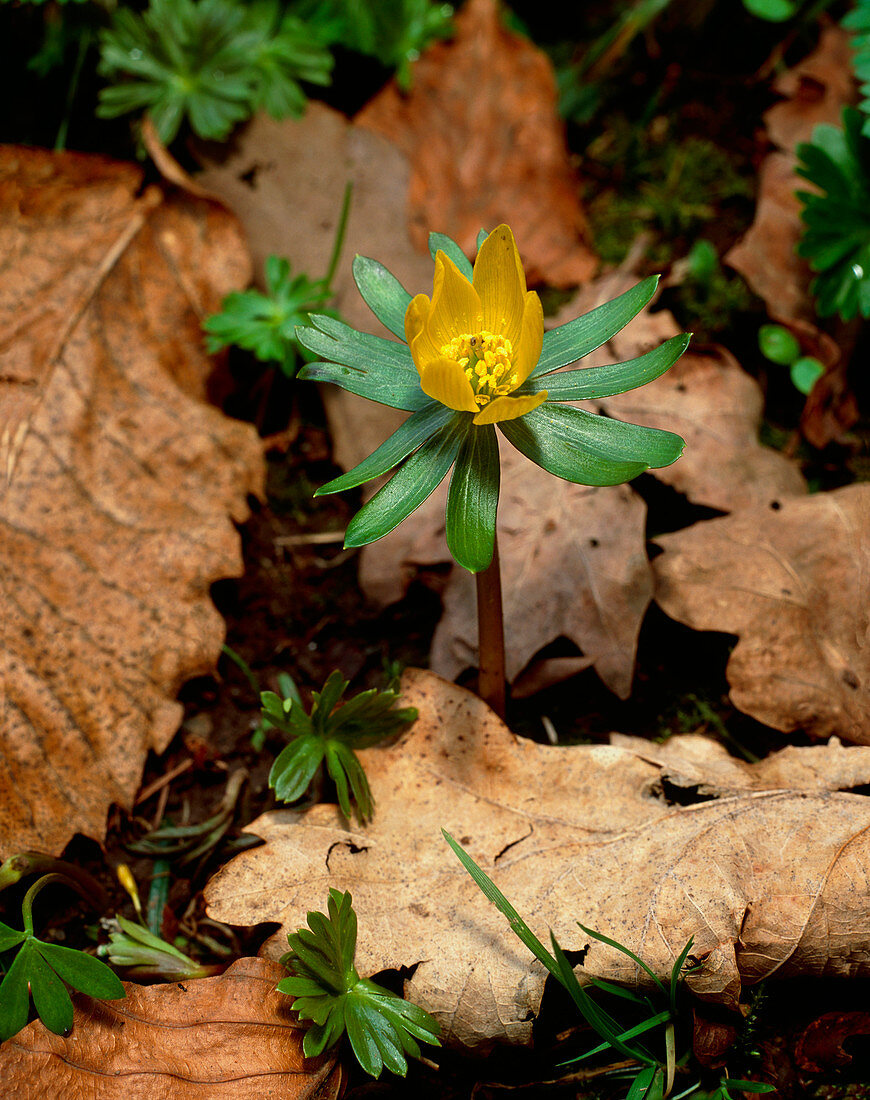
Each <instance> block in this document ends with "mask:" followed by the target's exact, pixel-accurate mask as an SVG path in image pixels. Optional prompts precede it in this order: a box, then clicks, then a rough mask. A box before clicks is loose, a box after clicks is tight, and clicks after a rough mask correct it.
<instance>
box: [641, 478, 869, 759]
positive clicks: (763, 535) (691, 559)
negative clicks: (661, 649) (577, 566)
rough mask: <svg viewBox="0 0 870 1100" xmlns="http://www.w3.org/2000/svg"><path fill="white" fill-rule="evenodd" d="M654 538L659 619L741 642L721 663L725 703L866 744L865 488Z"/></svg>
mask: <svg viewBox="0 0 870 1100" xmlns="http://www.w3.org/2000/svg"><path fill="white" fill-rule="evenodd" d="M656 541H657V542H658V543H659V544H660V545H661V546H662V547H663V548H664V551H665V552H664V553H663V554H661V555H660V556H659V557H658V558H656V559H655V561H654V562H653V570H654V572H655V576H656V600H657V601H658V603H659V604H660V605H661V606H662V608H664V610H665V611H666V612H667V614H668V615H670V616H671V617H672V618H674V619H678V620H679V621H680V622H683V623H686V624H687V625H688V626H691V627H693V628H694V629H695V630H718V631H722V632H724V633H728V634H736V635H737V636H738V638H739V640H738V642H737V645H736V646H735V648H734V650H733V652H732V654H731V657H730V659H729V661H728V667H727V675H728V682H729V684H730V687H731V699H732V701H733V702H734V705H735V706H737V707H739V708H740V709H741V710H743V711H745V712H746V713H747V714H751V715H752V716H753V717H754V718H757V719H758V720H759V721H761V722H766V723H767V724H768V725H769V726H773V727H774V729H778V730H783V731H784V732H790V731H792V730H804V731H806V733H808V734H810V735H811V736H813V737H829V736H831V735H832V734H835V735H837V736H839V737H842V738H845V739H847V740H849V741H857V742H860V743H862V744H868V743H870V485H864V484H857V485H852V486H849V487H847V488H844V489H837V490H835V491H834V492H829V493H817V494H815V495H813V496H808V497H801V498H796V499H787V500H783V501H781V502H775V506H774V505H771V506H769V507H755V508H747V509H743V510H742V511H740V512H735V513H734V514H733V515H731V516H726V517H724V518H722V519H714V520H708V521H706V522H704V523H696V524H695V525H694V526H692V527H690V528H688V529H686V530H684V531H678V532H675V533H674V534H671V535H663V536H661V537H660V538H658V539H657V540H656Z"/></svg>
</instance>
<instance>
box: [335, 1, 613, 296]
mask: <svg viewBox="0 0 870 1100" xmlns="http://www.w3.org/2000/svg"><path fill="white" fill-rule="evenodd" d="M413 77H414V79H413V85H412V87H411V89H410V91H409V92H407V93H403V92H402V91H401V90H400V89H399V88H398V86H397V85H396V84H395V83H392V84H390V85H388V86H387V87H386V88H385V89H384V91H382V92H381V93H380V94H379V95H377V96H376V97H375V98H374V99H373V100H372V101H371V102H370V103H369V104H367V105H366V107H364V108H363V110H362V111H361V112H360V113H359V114H358V115H357V116H356V120H355V121H356V123H357V124H358V125H359V126H364V127H367V128H369V129H371V130H374V131H375V132H376V133H378V134H382V135H383V136H384V137H386V138H388V139H389V140H390V141H392V142H395V143H396V144H397V145H398V147H399V148H400V149H402V150H403V152H405V153H406V155H407V157H408V159H409V161H410V162H411V166H412V174H411V189H410V193H409V204H410V219H411V230H412V237H413V239H414V241H415V242H416V244H417V247H418V248H420V249H425V248H426V242H427V240H428V236H429V231H430V230H432V229H437V230H439V231H441V232H442V233H447V234H449V235H450V236H451V237H453V238H454V239H455V240H457V241H458V242H459V244H460V245H461V247H462V248H464V249H465V251H466V252H467V253H468V254H469V255H474V253H475V251H476V241H477V234H478V232H479V231H480V230H481V229H492V228H494V227H495V226H496V225H498V224H499V223H500V222H507V223H508V224H509V225H510V226H511V228H512V229H513V231H514V234H515V236H516V238H517V240H518V241H519V242H520V247H521V248H522V250H523V255H524V257H525V261H526V264H527V267H526V272H527V274H528V275H529V278H530V279H531V280H532V281H533V282H536V281H541V282H545V283H547V284H549V285H550V286H574V285H576V284H577V283H582V282H585V281H586V280H587V279H588V278H590V277H591V275H592V274H593V273H594V271H595V268H596V267H597V260H596V257H595V255H594V253H593V252H592V251H591V249H590V247H589V244H588V235H587V232H586V220H585V216H584V214H583V211H582V208H581V206H580V203H579V199H578V193H579V183H578V181H577V179H576V176H575V172H574V170H573V168H572V166H571V162H570V159H569V156H568V150H567V146H566V144H565V136H564V128H563V124H562V122H561V119H560V118H559V114H558V107H557V91H556V80H555V76H554V73H553V68H552V65H551V63H550V62H549V60H548V59H547V57H546V55H545V54H544V53H543V52H542V51H541V50H539V49H538V48H537V47H536V46H534V45H533V44H532V43H531V42H529V40H528V39H526V38H523V37H521V36H519V35H517V34H514V33H513V32H511V31H509V30H507V28H506V27H505V26H504V24H503V22H502V15H501V8H500V5H499V4H498V3H497V0H468V2H467V3H466V4H465V5H464V6H463V8H462V10H461V11H460V13H459V15H458V16H457V18H456V33H455V36H454V37H453V39H452V40H451V41H449V42H437V43H435V44H433V45H432V46H430V47H429V48H428V49H427V50H426V52H425V53H424V54H423V56H422V57H421V58H420V60H419V61H418V62H417V63H416V64H415V66H414V72H413ZM379 258H380V259H381V260H383V262H385V263H387V266H389V257H386V256H380V257H379Z"/></svg>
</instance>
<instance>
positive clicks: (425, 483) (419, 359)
mask: <svg viewBox="0 0 870 1100" xmlns="http://www.w3.org/2000/svg"><path fill="white" fill-rule="evenodd" d="M429 246H430V251H431V253H432V256H433V259H434V261H435V278H434V285H433V291H432V297H431V299H430V298H428V297H427V296H426V295H425V294H418V295H417V296H416V297H414V298H412V297H411V295H410V294H408V292H407V291H406V290H405V289H404V288H403V287H402V286H401V285H400V284H399V283H398V281H397V280H396V279H395V278H394V277H393V276H392V275H391V274H390V273H389V271H387V270H386V268H384V267H383V266H382V265H381V264H379V263H377V262H376V261H374V260H369V259H366V258H364V257H362V256H357V257H356V259H355V260H354V268H353V270H354V278H355V279H356V283H357V286H358V287H359V290H360V293H361V294H362V296H363V298H364V299H365V301H366V302H367V304H368V305H369V307H370V308H371V310H372V312H373V313H374V314H375V316H376V317H377V318H378V319H379V320H380V321H381V322H382V323H383V324H384V325H385V326H386V327H387V328H388V329H389V330H390V331H391V332H393V333H394V334H395V335H396V336H398V337H400V338H404V339H405V340H406V341H407V346H406V345H405V344H399V343H396V342H395V341H393V340H387V339H384V338H382V337H379V336H371V335H369V334H367V333H361V332H356V331H354V330H353V329H351V328H349V327H348V326H347V325H345V324H343V323H342V322H340V321H337V320H335V319H334V318H331V317H326V316H322V315H317V314H312V315H311V318H310V320H311V323H312V325H313V327H303V328H299V329H298V330H297V336H298V338H299V341H300V343H301V344H303V345H304V346H305V347H306V348H308V350H309V351H312V352H314V353H315V354H316V355H318V356H321V357H322V358H321V360H320V361H318V362H314V363H309V364H308V365H307V366H305V367H303V369H302V370H301V371H300V374H299V377H300V378H308V379H316V380H319V381H323V382H332V383H334V384H336V385H338V386H341V387H342V388H343V389H346V390H348V391H350V392H351V393H355V394H359V395H360V396H362V397H367V398H369V399H370V400H372V401H378V402H380V403H381V404H384V405H389V406H391V407H392V408H394V409H404V410H406V411H407V412H409V413H410V414H411V415H410V416H409V417H408V418H407V420H405V422H404V423H403V424H402V425H401V427H400V428H399V429H398V430H397V431H396V432H394V433H393V435H391V436H390V438H389V439H387V440H386V441H385V442H384V443H382V444H381V446H380V447H378V448H377V450H376V451H374V452H373V453H372V454H371V455H369V457H368V458H366V459H365V460H364V461H363V462H361V463H360V464H359V466H357V467H355V469H353V470H350V471H349V472H348V473H346V474H343V475H342V476H341V477H337V478H335V479H334V480H333V481H330V482H329V483H328V484H326V485H323V486H322V487H321V488H320V489H318V495H322V494H324V493H336V492H339V491H341V490H343V489H351V488H353V487H355V486H357V485H362V484H363V483H364V482H367V481H371V480H372V479H373V478H376V477H380V476H382V475H383V474H386V473H388V472H389V471H390V470H393V469H395V471H396V472H395V473H394V474H393V476H392V478H391V479H390V481H388V482H387V484H386V485H384V487H383V488H382V489H380V490H379V491H378V492H377V493H376V494H375V495H374V496H373V497H372V499H371V500H370V501H369V502H368V503H367V504H365V505H364V506H363V507H362V508H361V509H360V511H359V512H357V514H356V515H355V516H354V518H353V519H352V520H351V522H350V524H349V525H348V528H347V533H346V536H345V545H346V546H362V545H364V544H365V543H368V542H373V541H374V540H375V539H379V538H381V537H382V536H384V535H386V534H387V533H388V532H390V531H392V530H393V528H395V527H396V526H398V524H399V523H401V521H402V520H403V519H405V517H406V516H408V515H409V514H410V513H411V512H412V511H413V510H414V509H415V508H417V507H418V506H419V505H420V504H422V503H423V501H424V500H425V499H426V498H427V497H428V496H429V495H430V494H431V493H432V492H433V491H434V490H435V489H436V488H437V486H438V485H439V484H440V482H441V481H443V479H444V478H445V476H446V475H447V473H448V471H449V470H450V469H451V467H453V474H452V476H451V479H450V488H449V491H448V495H447V516H446V532H447V544H448V546H449V548H450V552H451V553H452V555H453V557H454V558H455V560H456V561H457V562H458V563H459V564H460V565H463V566H465V568H466V569H469V570H470V571H471V572H473V573H477V572H480V571H481V570H484V569H486V568H487V566H488V565H489V563H490V561H491V559H492V556H493V548H494V543H495V522H496V511H497V507H498V494H499V478H500V471H499V453H498V440H497V438H496V434H495V433H496V427H498V430H499V431H500V432H501V433H502V434H503V435H504V436H505V438H506V439H507V440H508V441H509V442H510V443H511V444H513V446H514V447H516V448H517V450H519V451H521V452H522V453H523V454H524V455H526V457H527V458H529V459H531V461H532V462H535V463H537V465H539V466H541V467H543V468H544V469H545V470H548V471H549V472H550V473H552V474H555V475H556V476H557V477H561V478H564V479H565V480H567V481H573V482H577V483H579V484H581V485H617V484H620V483H621V482H623V481H629V480H631V478H633V477H636V476H637V475H638V474H640V473H642V472H643V471H644V470H647V469H649V468H650V467H656V468H657V467H661V466H668V465H670V463H672V462H674V461H675V460H676V459H677V458H679V456H680V454H681V453H682V449H683V446H684V444H683V440H682V439H681V438H680V437H679V436H678V435H674V434H673V433H672V432H666V431H661V430H658V429H655V428H645V427H641V426H639V425H637V424H626V423H623V422H622V421H619V420H612V419H609V418H607V417H604V416H599V415H596V414H595V413H591V412H587V411H586V410H585V409H579V408H576V407H574V406H572V405H566V404H562V402H568V401H584V400H591V399H595V398H601V397H610V396H612V395H613V394H617V393H623V392H625V391H626V390H630V389H634V388H635V387H637V386H642V385H643V384H644V383H646V382H650V381H652V379H654V378H657V377H658V376H659V375H660V374H662V373H664V371H666V370H667V369H668V367H670V366H671V365H672V364H673V363H675V362H676V360H677V359H678V358H679V357H680V355H682V353H683V351H684V350H685V348H686V345H687V344H688V342H689V337H688V336H675V337H673V338H672V339H670V340H668V341H666V342H665V343H664V344H662V345H661V346H660V347H658V348H655V349H653V350H652V351H649V352H647V353H646V354H645V355H641V356H639V357H638V358H636V359H632V360H629V361H628V362H625V363H614V364H612V365H610V366H603V367H587V368H580V369H577V370H570V371H561V372H560V370H559V368H561V367H564V366H567V365H568V364H570V363H575V362H576V361H577V360H578V359H580V358H582V357H583V356H584V355H588V354H589V353H590V352H591V351H594V350H595V348H597V347H600V346H601V345H602V344H604V343H605V342H606V341H607V340H609V339H610V337H611V336H613V335H614V333H616V332H618V331H619V330H620V329H621V328H623V327H624V326H625V325H626V324H627V323H628V322H629V321H630V320H631V319H632V317H634V316H635V314H637V313H638V312H639V311H640V310H641V309H643V307H644V306H645V305H646V304H647V302H648V301H649V300H650V298H651V297H652V295H653V292H654V290H655V287H656V282H657V278H656V277H655V276H651V277H650V278H648V279H644V280H643V281H642V282H640V283H638V284H637V286H635V287H632V289H631V290H628V291H626V293H625V294H622V295H620V297H619V298H616V299H614V300H613V301H612V302H606V303H605V304H604V305H602V306H599V307H598V308H597V309H594V310H593V311H592V312H591V313H587V314H585V315H584V316H582V317H578V318H577V319H576V320H574V321H570V322H569V323H568V324H566V325H562V326H560V327H559V328H556V329H551V330H550V331H549V332H546V333H545V332H544V331H543V314H542V310H541V304H540V301H539V299H538V297H537V295H536V294H534V293H533V292H530V291H528V290H527V289H526V280H525V275H524V273H523V268H522V264H521V262H520V258H519V253H518V251H517V246H516V244H515V242H514V238H513V234H512V233H511V231H510V229H509V228H508V227H507V226H506V225H501V226H499V227H498V228H497V229H495V230H494V231H493V232H492V233H491V234H489V235H487V234H481V237H480V238H479V241H478V255H477V260H476V262H475V264H474V267H473V268H472V265H471V263H470V262H469V260H468V259H467V257H466V256H465V254H464V253H463V252H462V250H461V249H460V248H459V246H458V245H457V244H456V243H455V242H453V241H451V240H450V238H449V237H446V236H444V235H443V234H440V233H433V234H431V235H430V238H429ZM557 372H558V373H557ZM397 467H398V468H397Z"/></svg>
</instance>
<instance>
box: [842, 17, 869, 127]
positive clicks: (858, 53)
mask: <svg viewBox="0 0 870 1100" xmlns="http://www.w3.org/2000/svg"><path fill="white" fill-rule="evenodd" d="M841 25H842V26H843V27H845V29H846V30H847V31H849V32H850V33H851V35H852V51H853V53H852V70H853V72H854V73H855V77H856V79H857V80H858V83H859V84H860V85H861V95H862V96H863V97H864V98H863V99H862V100H861V103H860V104H859V107H860V109H861V111H862V112H863V114H864V123H863V126H862V132H863V134H864V136H865V137H870V0H855V5H854V7H853V8H852V10H851V11H850V12H848V13H847V14H846V15H845V16H844V17H843V20H842V23H841Z"/></svg>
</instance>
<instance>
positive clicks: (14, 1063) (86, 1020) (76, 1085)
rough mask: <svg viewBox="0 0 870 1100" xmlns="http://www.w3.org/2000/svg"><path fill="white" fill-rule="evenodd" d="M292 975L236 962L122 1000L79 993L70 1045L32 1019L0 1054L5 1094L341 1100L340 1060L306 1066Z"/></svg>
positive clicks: (110, 1099) (135, 1099)
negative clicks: (287, 989) (287, 988)
mask: <svg viewBox="0 0 870 1100" xmlns="http://www.w3.org/2000/svg"><path fill="white" fill-rule="evenodd" d="M286 975H287V972H286V970H285V969H284V968H283V967H282V966H279V965H278V963H275V962H271V961H268V960H266V959H239V960H237V961H236V962H234V963H233V964H232V966H230V967H229V969H228V970H226V971H225V972H224V973H223V974H221V975H220V977H217V978H200V979H198V980H196V981H189V982H173V983H172V984H171V985H152V986H138V985H133V984H132V983H130V982H125V983H124V988H125V989H126V991H127V997H126V999H125V1000H123V1001H94V1000H92V999H91V998H90V997H85V996H83V995H82V994H76V995H75V996H74V998H73V1000H74V1005H75V1018H74V1024H73V1033H72V1035H71V1036H70V1037H69V1038H63V1037H62V1036H59V1035H53V1034H52V1033H51V1032H50V1031H48V1030H47V1029H46V1028H45V1027H43V1025H42V1023H40V1022H39V1021H38V1020H34V1022H33V1023H32V1024H29V1025H28V1026H27V1027H26V1028H25V1029H24V1030H23V1031H20V1032H19V1033H18V1035H16V1036H15V1038H14V1039H10V1040H9V1041H7V1042H5V1043H4V1044H3V1045H2V1047H0V1074H2V1077H3V1089H4V1092H5V1094H6V1095H7V1096H22V1097H23V1096H35V1095H36V1092H34V1083H35V1082H39V1085H38V1090H39V1095H40V1096H58V1097H60V1096H62V1097H64V1100H85V1098H87V1100H166V1098H167V1097H172V1100H267V1098H268V1097H275V1096H281V1097H284V1098H286V1100H336V1098H337V1097H339V1096H340V1095H341V1093H342V1092H343V1074H342V1070H341V1067H340V1065H338V1064H337V1063H336V1061H335V1056H334V1054H332V1055H324V1056H322V1057H320V1058H304V1057H303V1054H302V1036H303V1034H304V1027H303V1026H302V1025H301V1024H299V1023H298V1022H297V1020H296V1018H295V1017H294V1015H293V1013H292V1012H291V1011H290V1007H289V1006H290V998H289V997H285V996H284V995H283V994H282V993H278V992H276V990H275V986H276V985H277V983H278V982H279V981H280V980H281V978H283V977H286Z"/></svg>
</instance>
